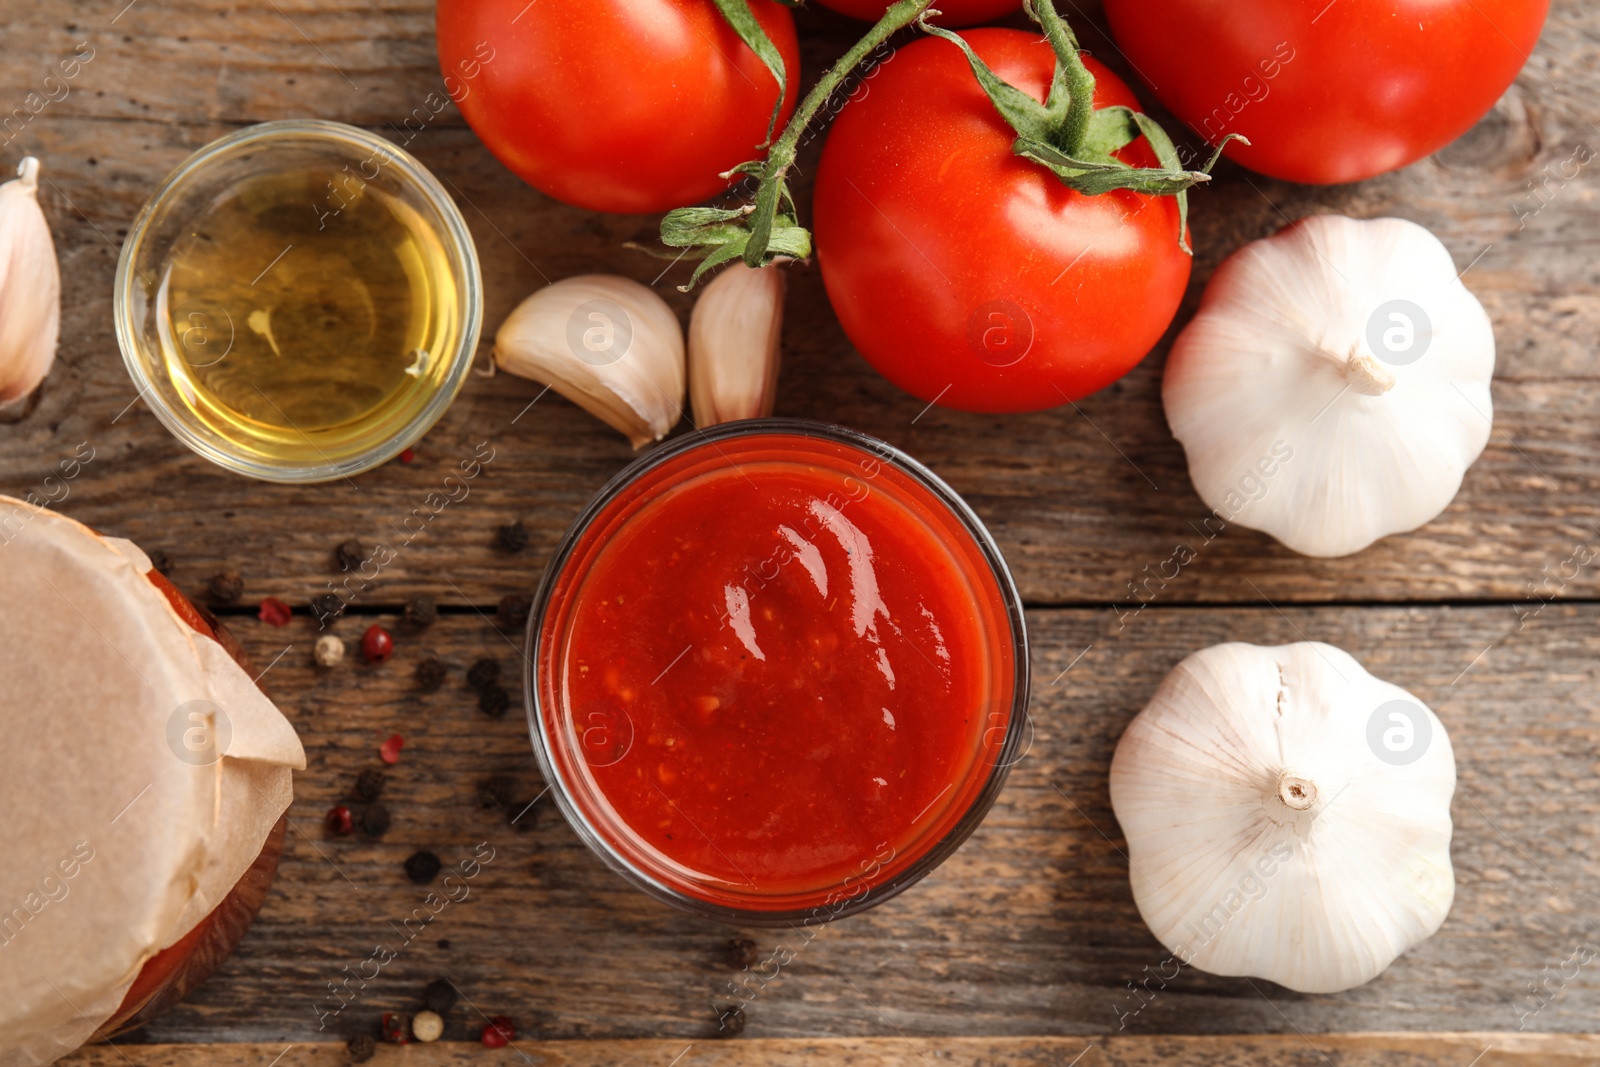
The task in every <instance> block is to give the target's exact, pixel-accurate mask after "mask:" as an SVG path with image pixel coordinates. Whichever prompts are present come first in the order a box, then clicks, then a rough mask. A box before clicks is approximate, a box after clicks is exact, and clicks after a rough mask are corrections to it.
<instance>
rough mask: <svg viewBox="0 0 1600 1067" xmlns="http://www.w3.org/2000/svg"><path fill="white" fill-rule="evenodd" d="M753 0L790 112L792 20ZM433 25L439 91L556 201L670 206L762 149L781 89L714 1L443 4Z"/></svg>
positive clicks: (716, 187)
mask: <svg viewBox="0 0 1600 1067" xmlns="http://www.w3.org/2000/svg"><path fill="white" fill-rule="evenodd" d="M750 6H751V8H752V9H753V10H754V11H755V13H756V16H757V18H758V19H760V21H761V25H762V27H763V28H764V29H765V30H766V31H767V36H768V37H770V38H772V40H773V42H774V43H775V44H776V45H777V46H778V50H779V52H780V53H781V54H782V55H783V59H784V64H785V66H786V67H787V69H788V92H787V94H786V99H785V101H784V112H783V113H784V116H785V117H787V116H788V115H789V113H790V112H792V111H793V110H794V103H795V96H796V92H797V87H798V85H799V81H800V51H799V44H798V42H797V41H796V39H795V33H794V19H793V18H792V17H791V16H790V14H789V12H788V10H787V9H785V8H784V7H782V6H780V5H778V4H776V3H773V2H772V0H753V2H752V3H751V5H750ZM437 23H438V39H439V66H440V69H442V70H443V71H444V75H445V88H446V89H447V90H448V91H449V92H450V94H451V96H452V97H453V98H454V99H455V101H456V104H457V106H458V107H460V109H461V113H462V114H463V115H464V116H466V119H467V122H468V123H469V124H470V125H471V126H472V129H473V131H474V132H476V133H477V135H478V136H479V137H480V138H482V139H483V143H484V144H486V145H488V147H489V150H490V151H491V152H493V153H494V154H495V156H496V157H498V158H499V160H500V161H501V162H502V163H504V164H505V165H506V166H507V167H509V168H511V170H512V171H514V172H516V174H517V175H518V176H519V177H520V178H522V179H523V180H524V181H526V182H527V183H528V184H529V185H532V186H533V187H534V188H536V189H538V190H540V191H541V192H544V193H547V194H549V195H550V196H553V197H555V198H556V199H557V200H563V201H566V202H567V203H569V204H576V205H577V206H579V207H586V208H592V209H594V210H597V211H616V212H626V213H644V212H655V211H665V210H667V209H668V208H674V207H680V206H683V205H686V204H693V203H697V202H698V201H701V200H704V199H706V198H707V197H710V196H713V195H715V194H716V193H719V192H721V191H722V190H723V189H725V188H727V186H728V182H727V181H726V180H725V179H723V178H721V177H718V175H719V174H721V173H722V172H723V171H726V170H728V169H729V168H731V167H735V166H737V165H738V164H740V163H743V162H745V161H747V160H750V159H755V158H757V157H759V156H760V154H761V153H760V152H759V151H758V150H757V148H756V146H757V145H759V144H761V143H762V142H763V141H764V140H765V139H766V131H767V121H768V119H769V118H770V116H771V113H772V106H773V104H775V103H776V102H777V99H778V84H777V82H776V81H775V80H774V79H773V77H772V74H771V72H770V71H768V70H767V68H766V66H765V65H764V64H763V63H762V62H761V60H760V59H759V58H758V57H757V56H756V54H755V53H754V52H752V51H751V50H750V49H749V47H747V46H746V45H745V43H744V42H743V41H741V40H740V39H739V37H738V35H737V34H735V33H734V32H733V30H732V28H730V27H729V26H728V24H727V23H726V22H724V21H723V18H722V15H721V13H720V12H718V10H717V7H716V5H715V4H714V3H713V2H712V0H537V2H534V3H530V2H529V0H440V2H439V9H438V18H437Z"/></svg>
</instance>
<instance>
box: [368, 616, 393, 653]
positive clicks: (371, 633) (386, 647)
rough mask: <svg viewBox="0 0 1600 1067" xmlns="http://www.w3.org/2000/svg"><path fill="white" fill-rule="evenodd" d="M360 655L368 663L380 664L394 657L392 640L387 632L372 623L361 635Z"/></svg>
mask: <svg viewBox="0 0 1600 1067" xmlns="http://www.w3.org/2000/svg"><path fill="white" fill-rule="evenodd" d="M361 654H362V655H363V656H365V657H367V662H368V663H382V662H383V661H384V660H386V659H388V658H389V657H390V656H392V655H394V638H393V637H391V636H389V631H388V630H385V629H384V628H383V627H381V626H379V625H377V624H376V623H374V624H373V625H371V626H369V627H367V632H366V633H364V634H362V635H361Z"/></svg>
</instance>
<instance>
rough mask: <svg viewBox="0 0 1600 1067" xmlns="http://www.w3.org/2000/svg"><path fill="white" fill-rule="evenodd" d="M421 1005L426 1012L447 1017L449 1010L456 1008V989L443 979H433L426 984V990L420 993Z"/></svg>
mask: <svg viewBox="0 0 1600 1067" xmlns="http://www.w3.org/2000/svg"><path fill="white" fill-rule="evenodd" d="M422 1003H424V1004H426V1005H427V1006H428V1010H429V1011H431V1012H435V1013H437V1014H439V1015H448V1014H449V1013H450V1009H451V1008H453V1007H455V1006H456V987H455V986H453V985H451V984H450V983H449V981H448V980H446V979H444V978H435V979H434V980H433V981H431V982H429V983H428V988H427V989H424V990H423V991H422Z"/></svg>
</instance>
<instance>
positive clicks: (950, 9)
mask: <svg viewBox="0 0 1600 1067" xmlns="http://www.w3.org/2000/svg"><path fill="white" fill-rule="evenodd" d="M817 2H818V3H819V4H821V5H822V6H823V7H826V8H830V9H832V10H834V11H837V12H839V14H841V15H849V16H850V17H851V18H855V19H862V20H864V21H867V22H877V21H878V20H879V19H881V18H883V13H884V12H885V11H887V10H889V0H817ZM1021 6H1022V0H938V2H937V3H935V4H934V7H936V8H938V9H939V18H938V23H939V25H941V26H976V25H978V24H979V23H982V22H993V21H994V20H995V19H997V18H999V17H1001V16H1002V15H1009V14H1011V12H1013V11H1015V10H1017V8H1019V7H1021Z"/></svg>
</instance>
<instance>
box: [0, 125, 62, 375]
mask: <svg viewBox="0 0 1600 1067" xmlns="http://www.w3.org/2000/svg"><path fill="white" fill-rule="evenodd" d="M17 174H18V177H17V178H16V179H14V180H12V181H8V182H6V183H5V184H4V185H0V403H5V402H7V401H11V400H16V399H18V398H20V397H25V396H27V395H28V394H29V393H31V392H33V391H34V389H36V388H37V387H38V385H39V383H40V382H42V381H44V378H45V375H47V374H49V373H50V365H51V364H52V363H54V362H55V358H56V343H57V341H58V340H59V339H60V336H61V267H60V265H59V264H58V263H57V262H56V246H55V242H54V241H53V240H51V238H50V224H49V223H48V222H46V221H45V217H44V211H43V210H41V209H40V207H39V161H38V160H37V159H35V158H33V157H32V156H29V157H27V158H26V159H24V160H23V161H22V165H21V166H20V167H18V168H17Z"/></svg>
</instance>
